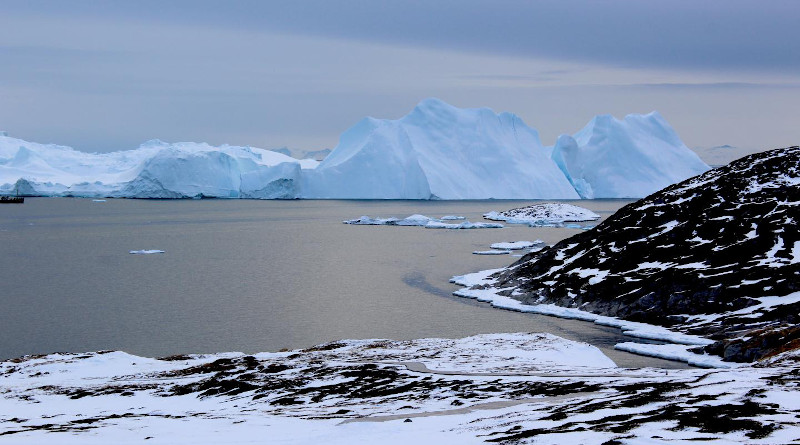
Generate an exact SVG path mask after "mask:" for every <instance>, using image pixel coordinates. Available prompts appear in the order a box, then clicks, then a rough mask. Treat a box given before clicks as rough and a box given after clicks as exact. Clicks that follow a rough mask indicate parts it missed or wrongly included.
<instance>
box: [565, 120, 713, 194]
mask: <svg viewBox="0 0 800 445" xmlns="http://www.w3.org/2000/svg"><path fill="white" fill-rule="evenodd" d="M551 157H552V159H553V160H554V161H555V162H556V164H558V166H559V168H560V169H561V171H562V172H564V175H566V177H567V178H568V179H569V181H570V182H571V183H572V185H573V186H574V187H575V190H576V191H577V192H578V193H579V194H580V195H581V198H584V199H595V198H642V197H645V196H647V195H650V194H651V193H654V192H656V191H658V190H661V189H662V188H664V187H666V186H668V185H671V184H674V183H676V182H680V181H683V180H684V179H688V178H690V177H692V176H696V175H699V174H701V173H704V172H705V171H707V170H709V166H708V165H706V163H704V162H703V161H702V160H700V158H699V157H698V156H697V154H696V153H695V152H693V151H692V150H690V149H689V148H688V147H687V146H686V145H684V143H683V142H682V141H681V139H680V138H679V137H678V134H677V133H676V132H675V130H673V129H672V127H671V126H670V125H669V124H668V123H667V121H666V120H665V119H664V118H663V117H661V115H660V114H658V113H657V112H655V111H654V112H652V113H650V114H646V115H641V114H630V115H628V116H625V119H623V120H619V119H615V118H614V117H613V116H609V115H602V116H597V117H595V118H594V119H592V120H591V122H589V123H588V124H587V125H586V126H585V127H584V128H583V129H582V130H581V131H579V132H577V133H575V135H574V136H569V135H561V136H560V137H559V138H558V141H557V142H556V145H555V146H554V147H553V152H552V155H551Z"/></svg>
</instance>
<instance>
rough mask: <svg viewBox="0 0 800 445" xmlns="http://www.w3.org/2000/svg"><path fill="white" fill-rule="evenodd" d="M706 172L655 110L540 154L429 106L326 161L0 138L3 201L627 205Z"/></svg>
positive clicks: (278, 152)
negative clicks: (102, 149) (603, 201)
mask: <svg viewBox="0 0 800 445" xmlns="http://www.w3.org/2000/svg"><path fill="white" fill-rule="evenodd" d="M289 154H295V155H298V156H304V157H308V156H311V155H313V156H311V157H313V158H314V159H312V158H306V159H297V158H293V157H291V156H288V155H289ZM317 159H322V161H321V162H320V161H318V160H317ZM707 169H708V166H707V165H706V164H704V163H703V162H702V161H701V160H700V158H698V157H697V155H695V154H694V153H693V152H692V151H691V150H689V149H688V148H687V147H686V146H685V145H683V143H682V142H681V141H680V139H679V138H678V136H677V134H675V132H674V130H672V128H671V127H670V126H669V124H667V123H666V121H664V119H663V118H661V116H660V115H658V114H657V113H655V112H654V113H651V114H648V115H645V116H641V115H630V116H628V117H626V118H625V120H624V121H619V120H616V119H614V118H612V117H611V116H598V117H596V118H594V119H593V120H592V122H591V123H590V124H589V125H587V126H586V127H585V128H584V129H583V130H581V131H580V132H578V133H576V134H575V136H574V137H573V136H566V135H562V136H561V137H559V139H558V142H557V143H556V145H555V146H554V147H552V148H546V147H543V146H542V144H541V142H540V140H539V134H538V132H537V131H536V130H535V129H533V128H531V127H528V126H527V125H525V123H524V122H523V121H522V119H520V118H519V117H518V116H516V115H514V114H511V113H500V114H497V113H495V112H494V111H492V110H490V109H488V108H470V109H461V108H457V107H454V106H452V105H449V104H447V103H445V102H443V101H441V100H439V99H433V98H431V99H425V100H423V101H422V102H420V103H419V104H418V105H417V106H416V107H415V108H414V109H413V110H412V111H411V112H410V113H409V114H407V115H406V116H404V117H402V118H400V119H397V120H390V119H374V118H365V119H363V120H361V121H360V122H358V123H357V124H356V125H355V126H353V127H352V128H350V129H348V130H347V131H345V132H344V133H343V134H342V135H341V137H340V139H339V144H338V145H337V146H336V148H335V149H333V150H332V151H331V152H330V153H329V154H328V153H327V150H321V151H317V152H302V153H301V152H299V151H298V152H293V151H291V150H289V149H286V148H281V149H275V150H265V149H261V148H254V147H240V146H232V145H221V146H218V147H217V146H211V145H209V144H206V143H195V142H178V143H167V142H162V141H160V140H157V139H156V140H152V141H148V142H145V143H144V144H142V145H141V146H140V147H138V148H136V149H134V150H127V151H115V152H110V153H86V152H82V151H78V150H74V149H72V148H70V147H65V146H60V145H53V144H38V143H33V142H27V141H24V140H21V139H16V138H12V137H9V136H8V135H7V134H6V133H4V132H3V133H0V195H12V194H13V195H21V196H75V197H87V198H106V197H111V198H161V199H179V198H250V199H296V198H307V199H447V200H458V199H578V198H581V197H583V198H631V197H642V196H644V195H646V194H649V193H652V192H655V191H656V190H658V189H660V188H662V187H665V186H667V185H670V184H672V183H675V182H677V181H680V180H683V179H685V178H687V177H689V176H693V175H696V174H699V173H702V172H703V171H705V170H707ZM443 220H448V219H447V218H443Z"/></svg>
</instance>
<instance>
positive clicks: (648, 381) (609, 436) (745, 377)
mask: <svg viewBox="0 0 800 445" xmlns="http://www.w3.org/2000/svg"><path fill="white" fill-rule="evenodd" d="M795 374H796V370H794V368H792V367H785V366H780V363H777V364H775V366H772V367H762V368H759V367H751V366H748V367H743V368H738V369H736V370H701V369H684V370H669V371H668V372H667V371H665V370H660V369H652V368H646V369H622V368H616V367H615V366H614V363H613V362H612V361H611V360H609V359H608V358H607V357H606V356H605V355H603V354H602V353H601V352H600V351H599V350H598V349H597V348H594V347H593V346H590V345H587V344H583V343H578V342H573V341H568V340H565V339H562V338H559V337H556V336H553V335H550V334H524V333H519V334H487V335H478V336H473V337H468V338H463V339H422V340H409V341H388V340H346V341H339V342H333V343H328V344H324V345H320V346H317V347H313V348H308V349H303V350H294V351H286V352H278V353H261V354H255V355H245V354H241V353H223V354H212V355H192V356H173V357H167V358H164V359H152V358H145V357H137V356H133V355H130V354H126V353H124V352H102V353H86V354H53V355H48V356H37V357H24V358H21V359H16V360H8V361H4V362H0V443H14V444H17V443H25V444H45V443H47V444H50V443H59V444H73V443H75V444H77V443H80V444H107V443H115V444H129V443H142V441H146V443H156V444H159V443H162V444H175V443H186V444H189V443H191V444H228V443H264V442H268V443H281V444H306V443H326V444H327V443H335V444H340V443H341V444H345V443H376V442H380V443H386V444H408V443H424V444H428V443H430V444H434V443H435V444H465V443H467V444H468V443H476V444H477V443H485V441H490V442H503V443H508V442H517V441H531V440H532V441H534V443H537V444H562V443H603V442H606V441H617V442H616V443H625V444H652V443H662V442H664V441H669V442H672V441H683V440H700V439H702V440H717V441H718V442H719V443H741V442H744V441H746V442H747V443H765V444H774V443H790V442H791V441H793V440H795V439H797V437H798V436H800V427H798V424H797V415H798V413H800V399H799V398H797V397H796V394H797V390H798V383H797V379H796V375H795Z"/></svg>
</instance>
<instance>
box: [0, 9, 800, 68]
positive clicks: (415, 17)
mask: <svg viewBox="0 0 800 445" xmlns="http://www.w3.org/2000/svg"><path fill="white" fill-rule="evenodd" d="M5 9H6V11H10V12H15V11H16V12H25V13H32V14H47V15H60V16H63V15H71V16H93V17H99V18H104V19H125V20H141V21H147V22H152V21H156V22H161V23H167V24H169V23H190V24H204V25H206V26H209V27H225V28H229V29H256V30H270V31H280V32H290V33H296V34H302V35H316V36H328V37H337V38H349V39H355V40H360V41H370V42H384V43H390V44H399V45H414V46H423V47H436V48H446V49H454V50H459V51H468V52H475V51H480V52H484V53H490V54H506V55H514V56H523V57H547V58H557V59H564V60H573V61H575V60H577V61H588V62H592V63H605V64H613V65H616V66H625V67H659V68H665V67H669V68H676V67H677V68H689V69H717V70H722V69H738V70H766V71H779V72H794V71H796V70H798V69H800V45H799V44H798V40H797V38H796V35H795V34H796V33H795V30H796V26H797V23H800V2H797V1H793V0H768V1H742V0H704V1H696V0H670V1H662V2H652V1H639V0H612V1H594V0H580V1H576V0H549V1H548V0H545V1H524V0H493V1H478V0H439V1H430V0H383V1H369V0H337V1H330V0H280V1H277V0H274V1H262V0H233V1H226V2H219V1H216V0H173V1H163V0H138V1H136V2H107V1H81V2H63V1H57V0H25V1H15V2H10V3H8V4H7V5H6V8H5Z"/></svg>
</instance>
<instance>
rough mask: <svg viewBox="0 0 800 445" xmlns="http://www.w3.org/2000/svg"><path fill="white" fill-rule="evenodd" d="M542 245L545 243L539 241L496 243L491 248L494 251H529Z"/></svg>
mask: <svg viewBox="0 0 800 445" xmlns="http://www.w3.org/2000/svg"><path fill="white" fill-rule="evenodd" d="M541 244H544V241H542V240H540V239H537V240H536V241H513V242H502V243H494V244H492V245H491V246H489V247H491V248H492V249H505V250H522V249H527V248H529V247H533V246H538V245H541Z"/></svg>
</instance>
